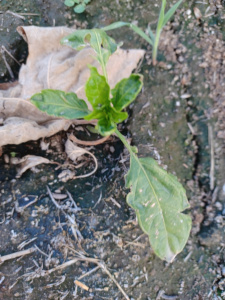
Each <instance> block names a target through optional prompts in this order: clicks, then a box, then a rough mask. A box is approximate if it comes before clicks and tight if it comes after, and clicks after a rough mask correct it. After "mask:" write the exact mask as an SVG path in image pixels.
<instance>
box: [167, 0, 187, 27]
mask: <svg viewBox="0 0 225 300" xmlns="http://www.w3.org/2000/svg"><path fill="white" fill-rule="evenodd" d="M182 2H183V0H180V1H178V2H177V3H175V4H174V5H173V6H172V7H171V8H170V9H169V10H168V12H167V13H166V14H165V16H164V20H163V26H165V25H166V23H167V22H168V21H169V19H170V18H171V17H172V16H173V15H174V13H175V11H176V10H177V9H178V7H179V6H180V4H181V3H182Z"/></svg>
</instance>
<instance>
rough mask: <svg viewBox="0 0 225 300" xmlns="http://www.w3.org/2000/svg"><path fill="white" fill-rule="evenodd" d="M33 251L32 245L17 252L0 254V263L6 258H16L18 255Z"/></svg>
mask: <svg viewBox="0 0 225 300" xmlns="http://www.w3.org/2000/svg"><path fill="white" fill-rule="evenodd" d="M34 251H36V249H35V248H34V247H32V248H30V249H27V250H23V251H18V252H15V253H11V254H8V255H4V256H0V263H3V262H5V261H7V260H10V259H14V258H17V257H20V256H24V255H27V254H30V253H32V252H34Z"/></svg>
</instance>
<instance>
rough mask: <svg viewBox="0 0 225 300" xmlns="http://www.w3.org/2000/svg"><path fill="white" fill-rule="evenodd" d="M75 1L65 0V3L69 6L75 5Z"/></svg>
mask: <svg viewBox="0 0 225 300" xmlns="http://www.w3.org/2000/svg"><path fill="white" fill-rule="evenodd" d="M74 3H75V1H74V0H65V1H64V4H65V5H66V6H69V7H72V6H74Z"/></svg>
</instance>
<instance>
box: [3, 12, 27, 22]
mask: <svg viewBox="0 0 225 300" xmlns="http://www.w3.org/2000/svg"><path fill="white" fill-rule="evenodd" d="M6 14H10V15H13V16H14V17H16V18H19V19H22V20H25V19H26V18H25V17H23V16H21V15H19V14H17V13H14V12H12V11H10V10H7V11H6Z"/></svg>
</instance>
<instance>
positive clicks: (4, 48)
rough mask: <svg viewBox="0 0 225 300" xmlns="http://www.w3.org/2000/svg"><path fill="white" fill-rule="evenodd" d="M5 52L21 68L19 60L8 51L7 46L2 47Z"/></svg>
mask: <svg viewBox="0 0 225 300" xmlns="http://www.w3.org/2000/svg"><path fill="white" fill-rule="evenodd" d="M2 49H3V51H5V52H6V53H7V54H8V55H9V56H10V57H11V58H12V59H13V60H14V61H15V62H16V63H17V64H18V65H19V66H21V64H20V63H19V62H18V60H17V59H16V58H15V57H14V56H13V55H12V54H11V53H10V52H9V51H8V50H7V49H6V47H5V46H2Z"/></svg>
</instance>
